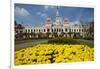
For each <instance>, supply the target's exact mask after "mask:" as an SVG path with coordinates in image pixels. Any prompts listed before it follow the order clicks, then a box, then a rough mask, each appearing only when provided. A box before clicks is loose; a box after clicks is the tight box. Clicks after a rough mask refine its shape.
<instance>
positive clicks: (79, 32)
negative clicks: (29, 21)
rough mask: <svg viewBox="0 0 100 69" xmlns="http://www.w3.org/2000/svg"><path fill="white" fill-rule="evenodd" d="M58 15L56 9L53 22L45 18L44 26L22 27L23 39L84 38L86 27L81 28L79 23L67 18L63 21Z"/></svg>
mask: <svg viewBox="0 0 100 69" xmlns="http://www.w3.org/2000/svg"><path fill="white" fill-rule="evenodd" d="M61 19H62V18H61V17H60V15H59V12H58V9H57V11H56V18H55V21H54V22H53V21H52V19H51V18H50V17H47V19H46V22H45V25H44V26H36V27H32V26H25V25H23V27H24V29H23V38H44V37H45V38H47V37H67V38H80V37H82V38H84V37H86V36H87V35H86V31H84V29H85V30H88V26H85V25H84V26H85V27H83V25H81V23H80V22H78V21H76V22H75V23H72V22H70V20H69V19H68V18H64V21H62V20H61Z"/></svg>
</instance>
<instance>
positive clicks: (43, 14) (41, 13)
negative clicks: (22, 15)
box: [37, 12, 47, 18]
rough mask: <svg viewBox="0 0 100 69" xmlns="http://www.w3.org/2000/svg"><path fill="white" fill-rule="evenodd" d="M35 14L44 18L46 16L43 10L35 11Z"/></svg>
mask: <svg viewBox="0 0 100 69" xmlns="http://www.w3.org/2000/svg"><path fill="white" fill-rule="evenodd" d="M37 15H39V16H40V17H42V18H46V17H47V14H46V13H44V12H37Z"/></svg>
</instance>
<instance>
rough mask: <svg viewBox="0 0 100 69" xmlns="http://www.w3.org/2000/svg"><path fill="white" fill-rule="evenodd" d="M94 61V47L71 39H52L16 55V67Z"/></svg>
mask: <svg viewBox="0 0 100 69" xmlns="http://www.w3.org/2000/svg"><path fill="white" fill-rule="evenodd" d="M86 61H94V46H92V45H91V44H89V43H86V42H83V41H78V40H77V39H71V38H60V37H57V38H50V39H48V42H46V43H41V44H37V45H33V46H30V47H27V48H24V49H21V50H17V51H15V53H14V63H15V65H30V64H53V63H67V62H86Z"/></svg>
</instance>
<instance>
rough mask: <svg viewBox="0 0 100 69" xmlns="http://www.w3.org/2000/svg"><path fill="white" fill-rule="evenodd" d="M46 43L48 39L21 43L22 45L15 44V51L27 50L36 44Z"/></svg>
mask: <svg viewBox="0 0 100 69" xmlns="http://www.w3.org/2000/svg"><path fill="white" fill-rule="evenodd" d="M44 42H48V40H47V39H40V40H34V41H31V42H26V43H20V44H15V50H20V49H22V48H26V47H29V46H32V45H35V44H39V43H44Z"/></svg>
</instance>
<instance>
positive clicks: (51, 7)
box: [44, 5, 55, 11]
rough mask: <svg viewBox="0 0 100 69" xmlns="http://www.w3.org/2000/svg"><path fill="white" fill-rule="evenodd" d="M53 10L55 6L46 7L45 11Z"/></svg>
mask: <svg viewBox="0 0 100 69" xmlns="http://www.w3.org/2000/svg"><path fill="white" fill-rule="evenodd" d="M53 8H55V7H54V6H47V5H45V6H44V10H45V11H48V10H49V9H53Z"/></svg>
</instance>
